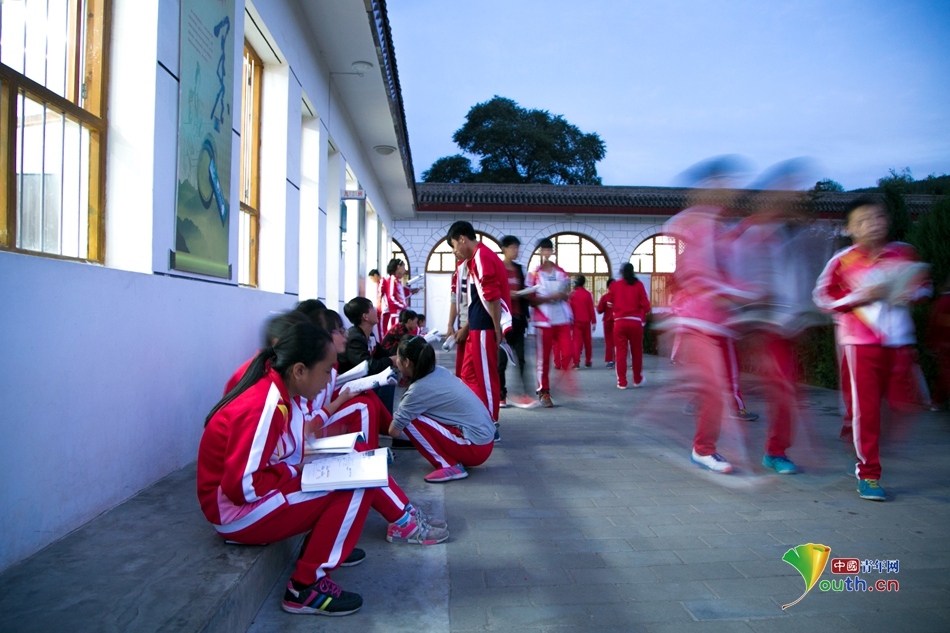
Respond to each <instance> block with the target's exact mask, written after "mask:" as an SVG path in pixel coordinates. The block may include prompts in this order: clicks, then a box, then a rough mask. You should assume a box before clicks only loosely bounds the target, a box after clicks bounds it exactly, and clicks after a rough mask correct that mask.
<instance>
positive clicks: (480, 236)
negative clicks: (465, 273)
mask: <svg viewBox="0 0 950 633" xmlns="http://www.w3.org/2000/svg"><path fill="white" fill-rule="evenodd" d="M475 236H476V237H477V239H478V241H479V242H482V243H483V244H485V246H488V247H489V248H490V249H492V251H493V252H494V253H495V254H496V255H498V256H499V257H503V254H502V252H501V242H499V241H498V240H496V239H495V238H494V237H492V236H491V235H489V234H488V233H484V232H482V231H475ZM486 239H487V240H489V241H490V242H491V244H486V243H485V240H486ZM448 241H449V240H448V238H443V239H441V240H439V241H438V242H436V244H435V246H433V247H432V250H430V251H429V256H428V257H427V258H426V268H425V274H427V275H451V274H453V273H454V272H455V268H458V265H457V264H458V262H456V266H455V268H453V269H452V270H429V263H430V262H431V261H432V256H433V255H435V254H436V250H437V249H438V248H439V247H440V246H442V245H443V244H448ZM495 247H497V250H496V248H495ZM448 252H449V253H451V252H452V250H451V248H450V249H449V251H448ZM438 254H439V268H443V266H442V265H441V263H442V255H443V254H445V251H440V252H439V253H438ZM452 258H453V259H454V258H455V256H454V255H453V256H452Z"/></svg>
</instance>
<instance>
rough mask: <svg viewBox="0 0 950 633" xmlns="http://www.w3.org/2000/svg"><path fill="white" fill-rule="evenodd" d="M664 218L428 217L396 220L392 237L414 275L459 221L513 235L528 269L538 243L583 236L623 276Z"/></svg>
mask: <svg viewBox="0 0 950 633" xmlns="http://www.w3.org/2000/svg"><path fill="white" fill-rule="evenodd" d="M668 219H669V217H665V216H657V217H654V216H614V215H611V216H594V215H591V216H580V217H578V216H568V215H539V216H525V215H523V214H510V215H498V214H490V215H489V214H485V215H481V214H479V215H473V214H470V213H425V214H420V215H419V219H416V220H395V221H394V222H393V234H392V237H393V239H395V240H396V241H397V242H399V243H400V244H401V245H402V247H403V248H404V249H406V257H407V258H409V267H410V269H411V270H412V271H413V274H419V273H421V272H422V271H424V270H425V264H426V260H427V259H428V257H429V254H430V253H431V252H432V249H433V248H435V245H436V244H438V243H439V242H441V241H442V240H443V239H444V238H445V234H446V233H447V232H448V230H449V226H451V224H452V223H453V222H455V221H456V220H468V221H469V222H471V223H472V226H474V227H475V230H476V231H481V232H483V233H486V234H488V235H491V236H492V237H494V238H495V239H496V240H499V241H500V240H501V238H502V237H503V236H505V235H514V236H516V237H517V238H518V239H520V240H521V243H522V245H523V247H522V249H521V263H522V264H525V265H527V263H528V259H530V258H531V253H532V252H533V251H534V245H535V244H536V243H537V242H538V240H540V239H541V238H544V237H550V236H552V235H555V234H557V233H580V234H581V235H584V236H585V237H587V238H590V239H591V240H593V241H594V242H596V243H597V244H600V246H601V247H602V248H603V249H604V252H605V253H606V255H607V259H608V261H609V262H610V273H611V275H613V276H614V277H616V276H617V275H618V274H619V270H620V266H622V265H623V264H625V263H626V262H628V261H630V255H632V254H633V250H634V249H635V248H636V247H637V245H639V244H640V242H642V241H643V240H645V239H647V238H648V237H650V236H651V235H656V234H657V233H659V232H660V227H661V226H662V224H663V223H664V222H665V221H666V220H668Z"/></svg>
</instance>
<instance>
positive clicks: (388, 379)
mask: <svg viewBox="0 0 950 633" xmlns="http://www.w3.org/2000/svg"><path fill="white" fill-rule="evenodd" d="M397 382H399V380H398V379H397V378H396V372H394V371H393V368H392V367H387V368H386V369H384V370H383V371H381V372H379V373H378V374H373V375H372V376H365V377H363V378H357V379H356V380H351V381H349V382H348V383H346V386H345V387H344V388H345V389H346V390H347V391H349V392H351V393H360V392H361V391H369V390H370V389H376V388H377V387H382V386H383V385H395V384H396V383H397Z"/></svg>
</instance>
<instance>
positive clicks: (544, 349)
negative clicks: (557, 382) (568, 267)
mask: <svg viewBox="0 0 950 633" xmlns="http://www.w3.org/2000/svg"><path fill="white" fill-rule="evenodd" d="M570 285H571V278H570V277H569V276H568V274H567V273H566V272H564V270H563V269H561V268H560V267H559V266H557V265H556V264H554V263H553V262H552V263H551V270H550V271H546V270H544V269H543V268H542V267H540V266H539V267H538V268H535V269H534V270H532V271H531V272H529V273H528V276H527V277H526V278H525V287H526V288H537V291H536V292H535V294H534V296H535V297H537V298H538V299H543V298H545V297H550V296H552V295H554V294H556V293H559V292H564V293H566V292H567V291H568V289H569V288H570ZM573 316H574V315H573V312H571V307H570V305H569V304H568V303H567V302H566V301H552V302H549V303H542V304H540V305H536V306H531V321H532V323H534V328H535V335H536V336H535V339H536V341H537V354H536V356H537V375H538V391H539V392H541V393H547V392H549V391H550V390H551V382H550V374H551V351H552V349H553V350H554V358H555V365H556V366H557V367H558V368H559V369H564V370H566V369H569V367H568V366H567V365H568V363H569V362H570V359H571V357H572V356H573V350H572V349H571V327H572V326H571V320H572V318H573ZM558 358H560V362H558Z"/></svg>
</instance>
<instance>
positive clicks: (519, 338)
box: [498, 235, 528, 408]
mask: <svg viewBox="0 0 950 633" xmlns="http://www.w3.org/2000/svg"><path fill="white" fill-rule="evenodd" d="M520 253H521V241H520V240H519V239H518V238H517V237H515V236H514V235H506V236H505V237H503V238H501V254H502V256H503V257H504V259H502V263H503V264H504V265H505V272H506V273H507V275H508V292H509V294H510V296H511V329H510V330H508V332H506V333H505V340H506V341H508V345H510V346H511V349H512V350H513V351H514V353H515V358H516V359H517V361H518V363H517V364H518V375H519V376H521V382H522V387H523V389H524V390H525V392H527V391H528V381H527V379H526V378H525V360H524V334H525V331H526V330H527V329H528V303H527V302H526V301H525V300H524V299H523V298H522V297H519V296H517V295H516V294H515V293H517V292H519V291H521V290H523V289H524V269H523V268H522V267H521V264H519V263H518V262H517V261H516V260H517V259H518V255H519V254H520ZM507 369H508V354H499V355H498V384H499V388H500V389H501V393H500V394H499V401H498V406H499V407H502V408H504V407H507V406H508V385H507V380H506V378H505V372H506V371H507Z"/></svg>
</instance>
